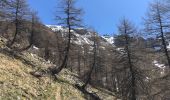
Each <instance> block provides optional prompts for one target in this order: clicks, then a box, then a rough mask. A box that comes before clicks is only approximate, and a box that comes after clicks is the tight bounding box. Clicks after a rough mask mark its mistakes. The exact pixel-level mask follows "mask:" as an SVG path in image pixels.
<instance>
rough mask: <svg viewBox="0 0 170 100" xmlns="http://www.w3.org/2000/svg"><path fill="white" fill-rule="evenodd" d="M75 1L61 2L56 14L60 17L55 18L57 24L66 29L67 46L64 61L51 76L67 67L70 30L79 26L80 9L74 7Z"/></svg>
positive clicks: (64, 0) (65, 0) (63, 0)
mask: <svg viewBox="0 0 170 100" xmlns="http://www.w3.org/2000/svg"><path fill="white" fill-rule="evenodd" d="M75 3H76V0H61V5H60V11H58V13H59V14H60V16H56V19H57V21H58V24H61V25H63V26H65V27H66V28H67V29H68V34H67V44H66V48H65V53H64V59H63V61H62V64H61V66H59V67H58V68H57V67H56V68H55V69H52V70H51V72H52V74H57V73H59V72H60V71H61V70H62V69H63V68H64V67H66V66H67V62H68V58H69V51H70V46H71V45H70V44H71V33H72V31H71V30H72V29H74V28H76V27H80V26H81V25H80V24H81V18H80V15H81V12H82V10H81V9H78V8H76V7H75Z"/></svg>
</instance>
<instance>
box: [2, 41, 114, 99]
mask: <svg viewBox="0 0 170 100" xmlns="http://www.w3.org/2000/svg"><path fill="white" fill-rule="evenodd" d="M0 39H1V42H0V47H1V49H0V58H1V59H0V100H20V99H21V100H24V99H28V100H90V97H89V96H87V95H86V94H83V93H82V92H81V91H79V90H78V89H77V88H75V86H74V85H75V84H82V82H81V81H80V80H79V79H78V78H76V77H77V75H76V74H74V73H71V72H70V71H68V70H66V69H64V70H63V71H62V72H61V73H60V74H59V75H58V76H57V79H56V80H54V78H52V77H51V76H48V75H46V76H44V77H39V78H38V77H34V76H32V75H31V73H32V72H34V71H37V70H41V69H46V68H48V67H51V66H54V64H52V63H47V62H46V61H45V60H44V59H42V58H40V57H38V56H36V55H35V54H32V53H28V52H24V53H18V52H14V51H12V50H10V49H9V48H6V47H5V43H4V41H6V40H5V39H2V38H0ZM87 90H88V91H89V92H91V93H95V94H96V95H98V96H99V97H100V98H101V99H102V100H114V99H115V97H114V96H113V94H112V93H110V92H108V91H106V90H103V89H95V88H92V87H90V86H88V88H87ZM101 90H102V91H105V92H102V91H101Z"/></svg>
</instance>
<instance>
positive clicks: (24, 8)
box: [0, 0, 170, 100]
mask: <svg viewBox="0 0 170 100" xmlns="http://www.w3.org/2000/svg"><path fill="white" fill-rule="evenodd" d="M76 1H77V0H60V2H58V4H59V5H60V7H59V8H57V9H56V11H58V12H59V13H58V14H57V15H56V16H55V17H56V22H57V23H58V25H44V24H43V23H41V21H40V20H39V18H38V15H37V13H38V12H36V11H34V10H31V8H30V7H29V5H28V4H27V1H26V0H1V1H0V35H1V36H2V37H4V38H6V39H7V42H6V44H5V45H6V46H7V47H8V48H10V49H11V50H13V51H14V52H30V53H33V54H36V55H37V56H39V57H42V58H44V59H45V60H46V61H47V62H50V63H53V64H54V65H53V66H52V67H48V68H46V69H43V70H37V71H35V72H34V73H32V75H33V76H35V77H44V75H50V76H53V77H56V76H57V75H59V73H60V72H62V70H63V69H65V68H66V69H68V70H70V71H71V72H73V73H76V74H78V78H79V79H80V80H81V81H83V82H84V83H83V84H76V85H75V87H77V88H78V89H79V90H81V91H82V92H86V93H87V86H88V85H92V86H94V87H96V88H105V89H107V90H108V91H110V92H112V93H114V94H115V95H116V97H118V98H120V99H122V100H168V99H170V96H169V95H170V88H169V80H170V77H169V75H170V73H169V68H170V57H169V50H170V35H169V34H170V18H169V17H170V2H169V1H168V0H155V1H153V2H151V3H150V4H149V6H148V12H147V14H146V16H145V17H144V19H143V22H144V25H143V27H144V28H143V29H138V28H137V26H135V25H134V24H133V22H131V21H130V20H129V19H127V18H122V19H121V20H120V22H119V24H118V33H117V35H114V36H109V35H104V36H100V35H98V33H97V32H96V31H95V29H93V28H87V27H85V26H84V25H82V11H83V9H79V8H77V7H76V5H75V3H76ZM91 96H94V98H95V99H99V98H98V97H97V96H96V95H94V94H91Z"/></svg>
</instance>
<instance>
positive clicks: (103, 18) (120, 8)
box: [28, 0, 152, 34]
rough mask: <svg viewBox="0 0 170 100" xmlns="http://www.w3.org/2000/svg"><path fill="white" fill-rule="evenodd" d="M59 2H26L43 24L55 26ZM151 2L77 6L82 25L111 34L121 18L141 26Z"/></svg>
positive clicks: (95, 0) (95, 1) (102, 0)
mask: <svg viewBox="0 0 170 100" xmlns="http://www.w3.org/2000/svg"><path fill="white" fill-rule="evenodd" d="M57 1H59V0H28V3H29V4H30V7H31V8H33V9H35V10H36V11H38V13H39V14H38V15H39V17H40V19H41V21H42V22H43V23H44V24H55V23H56V22H55V20H54V18H55V17H54V16H55V11H56V8H57ZM150 1H152V0H78V3H77V6H79V7H81V8H83V10H84V12H85V13H84V15H83V19H84V24H85V25H87V26H89V27H93V28H94V29H95V30H96V31H97V32H99V33H100V34H113V33H116V31H117V24H118V23H119V21H120V19H121V18H122V17H126V18H128V19H130V20H131V21H133V22H134V23H135V24H136V25H137V26H138V27H141V26H142V17H144V16H145V13H146V11H147V8H148V3H149V2H150Z"/></svg>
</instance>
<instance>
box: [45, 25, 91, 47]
mask: <svg viewBox="0 0 170 100" xmlns="http://www.w3.org/2000/svg"><path fill="white" fill-rule="evenodd" d="M46 26H47V27H49V28H50V29H52V30H53V31H54V32H56V31H61V32H63V34H64V32H67V31H68V30H67V28H64V27H63V26H58V25H46ZM76 30H83V28H77V29H76ZM71 32H72V35H73V38H72V40H71V42H72V43H75V44H77V45H83V44H89V45H92V43H93V42H92V41H91V40H90V39H89V38H91V37H92V33H91V32H87V33H84V34H82V35H81V34H78V33H77V32H76V31H74V30H71Z"/></svg>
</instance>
